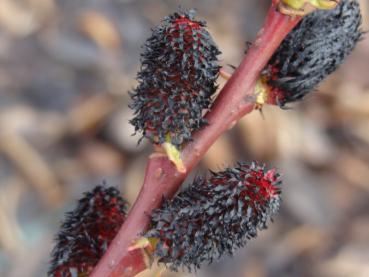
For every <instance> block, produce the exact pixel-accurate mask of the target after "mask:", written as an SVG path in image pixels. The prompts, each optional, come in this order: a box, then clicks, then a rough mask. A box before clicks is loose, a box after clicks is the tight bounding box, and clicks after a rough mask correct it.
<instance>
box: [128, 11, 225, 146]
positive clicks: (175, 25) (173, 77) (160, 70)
mask: <svg viewBox="0 0 369 277" xmlns="http://www.w3.org/2000/svg"><path fill="white" fill-rule="evenodd" d="M194 17H195V13H194V11H192V10H190V11H188V12H178V13H174V14H173V15H170V16H168V17H166V18H164V20H163V22H162V24H161V25H159V26H157V27H156V28H155V29H154V30H153V33H152V36H151V37H150V38H149V39H148V40H147V41H146V43H145V45H144V52H143V54H142V55H141V62H142V65H141V70H140V72H139V73H138V75H137V79H138V81H139V84H138V86H137V88H136V89H135V90H134V91H133V92H132V93H131V97H132V100H133V103H132V104H131V108H132V109H133V110H134V112H135V116H134V118H133V119H132V120H131V123H132V124H133V126H134V127H135V130H136V131H138V132H141V133H142V135H143V137H146V138H148V139H149V140H151V142H153V143H158V144H161V143H164V142H165V141H168V140H169V141H170V142H171V143H172V144H174V145H176V146H177V147H179V146H180V145H182V144H183V143H184V142H186V141H189V140H190V139H191V133H192V132H193V131H195V130H198V129H200V128H201V127H202V126H204V125H205V124H206V121H205V120H204V119H203V113H204V111H205V110H206V109H208V108H209V107H210V105H211V96H212V95H213V94H214V93H215V91H216V88H217V86H216V84H215V81H216V79H217V77H218V72H219V65H218V59H217V55H219V54H220V51H219V50H218V48H217V47H216V45H215V43H214V42H213V40H212V38H211V36H210V34H209V33H208V32H207V31H206V29H205V27H206V23H205V22H204V21H196V20H195V18H194Z"/></svg>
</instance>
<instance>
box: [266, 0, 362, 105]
mask: <svg viewBox="0 0 369 277" xmlns="http://www.w3.org/2000/svg"><path fill="white" fill-rule="evenodd" d="M361 21H362V19H361V14H360V7H359V4H358V2H357V1H353V0H343V1H342V2H341V3H340V4H339V5H338V6H337V7H336V8H335V9H333V10H329V11H323V10H318V11H315V12H313V13H311V14H309V15H307V16H305V17H304V18H303V19H302V21H301V22H300V23H299V24H298V25H297V26H296V27H295V28H294V29H293V30H292V32H291V33H290V34H289V35H288V36H287V37H286V38H285V40H284V41H283V42H282V44H281V45H280V47H279V48H278V50H277V51H276V53H275V54H274V55H273V57H272V58H271V60H270V62H269V66H268V68H267V71H268V73H267V75H268V76H269V77H268V79H269V85H271V86H272V87H273V88H274V89H275V90H276V91H277V92H276V103H277V104H279V105H280V106H284V105H285V104H286V103H289V102H293V101H296V100H299V99H301V98H303V97H304V96H305V95H306V94H307V93H309V92H310V91H312V90H313V89H314V88H315V87H316V86H317V85H318V84H319V83H320V82H321V81H322V80H323V79H325V78H326V77H327V76H328V75H329V74H331V73H332V72H333V71H335V70H336V69H337V68H338V66H339V65H340V64H341V63H342V62H343V61H344V59H345V58H346V57H347V56H348V55H349V54H350V53H351V52H352V50H353V49H354V47H355V45H356V44H357V42H358V41H359V40H360V38H361V37H362V31H361V30H360V25H361Z"/></svg>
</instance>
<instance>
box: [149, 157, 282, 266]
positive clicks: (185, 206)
mask: <svg viewBox="0 0 369 277" xmlns="http://www.w3.org/2000/svg"><path fill="white" fill-rule="evenodd" d="M280 183H281V181H280V178H279V175H278V174H277V173H276V171H275V170H274V169H272V170H268V171H267V170H265V168H264V167H263V166H259V165H257V164H255V163H252V164H251V165H248V164H245V163H239V164H238V165H237V167H235V168H230V169H226V170H225V171H222V172H218V173H211V176H210V177H209V178H208V179H205V180H204V179H199V178H198V179H196V180H195V181H194V183H193V184H192V185H190V186H189V187H188V188H187V189H186V190H184V191H183V192H181V193H179V194H178V195H177V196H176V197H175V198H174V199H173V200H165V201H164V203H163V206H162V207H161V209H159V210H156V211H155V212H154V213H153V215H152V220H151V224H152V225H151V229H150V230H149V231H148V232H147V233H146V235H145V236H146V237H150V238H158V243H157V245H156V250H155V252H154V255H155V256H157V257H158V258H159V262H161V263H165V264H167V265H168V266H169V267H170V268H171V269H172V270H178V268H179V267H184V268H187V269H188V270H192V269H197V268H199V267H200V265H201V264H203V263H208V264H210V263H211V262H213V260H216V259H218V258H220V257H221V256H222V255H223V254H229V255H232V254H233V253H234V251H235V250H236V249H237V248H239V247H242V246H244V245H245V244H246V242H247V241H248V240H249V239H251V238H253V237H255V236H256V235H257V231H258V230H262V229H265V228H267V222H268V221H269V220H270V219H271V217H272V216H273V215H274V214H275V213H276V212H277V211H278V209H279V205H280V189H279V185H280Z"/></svg>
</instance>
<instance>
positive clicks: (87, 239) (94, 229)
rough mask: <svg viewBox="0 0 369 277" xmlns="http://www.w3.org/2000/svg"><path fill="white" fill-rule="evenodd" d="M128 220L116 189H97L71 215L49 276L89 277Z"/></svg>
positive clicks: (68, 214) (58, 243) (123, 202)
mask: <svg viewBox="0 0 369 277" xmlns="http://www.w3.org/2000/svg"><path fill="white" fill-rule="evenodd" d="M125 218H126V202H125V201H124V200H123V198H122V197H121V196H120V192H119V191H118V190H117V189H116V188H114V187H105V186H97V187H95V188H94V190H93V191H91V192H87V193H85V195H84V197H83V198H82V199H80V200H79V202H78V205H77V207H76V209H75V210H73V211H71V212H68V213H67V214H66V218H65V220H64V222H63V223H62V225H61V228H60V232H59V233H58V234H57V236H56V245H55V247H54V249H53V251H52V259H51V266H50V269H49V272H48V276H53V277H74V276H81V277H82V276H86V277H87V276H88V275H89V274H90V273H91V271H92V269H93V268H94V266H95V265H96V264H97V262H98V261H99V259H100V258H101V257H102V256H103V254H104V253H105V251H106V250H107V248H108V246H109V244H110V242H111V241H112V240H113V238H114V237H115V235H116V234H117V232H118V230H119V228H120V226H121V225H122V223H123V222H124V220H125Z"/></svg>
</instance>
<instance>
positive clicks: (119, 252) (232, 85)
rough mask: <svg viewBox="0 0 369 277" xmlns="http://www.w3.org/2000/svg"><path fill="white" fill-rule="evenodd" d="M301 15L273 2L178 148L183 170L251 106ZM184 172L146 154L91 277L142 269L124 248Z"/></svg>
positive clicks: (134, 255)
mask: <svg viewBox="0 0 369 277" xmlns="http://www.w3.org/2000/svg"><path fill="white" fill-rule="evenodd" d="M300 19H301V18H300V17H290V16H286V15H283V14H281V13H279V12H278V11H277V10H276V7H275V4H274V1H273V4H272V6H271V8H270V10H269V12H268V15H267V19H266V22H265V24H264V27H263V29H262V30H261V31H260V33H259V34H258V37H257V39H256V41H255V43H254V44H253V46H252V47H251V48H250V49H249V51H248V53H247V55H246V56H245V57H244V59H243V61H242V63H241V64H240V66H239V67H238V68H237V70H236V71H235V73H234V74H233V75H232V77H231V78H230V79H229V81H228V82H227V84H226V85H225V86H224V88H223V89H222V91H221V93H220V94H219V96H218V98H217V99H216V101H215V103H214V105H213V108H212V110H211V111H210V112H209V113H208V114H207V116H206V119H207V120H208V122H209V125H207V126H206V127H205V128H203V129H202V130H200V131H198V132H197V133H195V134H194V137H193V141H192V142H191V143H189V144H188V145H186V147H185V148H184V149H183V151H182V160H183V162H184V165H185V167H186V169H187V173H189V172H190V171H191V169H192V168H193V167H195V166H196V165H197V164H198V162H199V161H200V160H201V158H202V157H203V156H204V154H205V153H206V151H207V150H208V149H209V147H210V146H211V145H212V144H213V143H214V142H215V141H216V139H217V138H218V137H219V136H220V135H221V134H222V133H224V132H225V131H227V130H228V129H229V128H231V127H232V126H233V125H234V124H235V123H236V122H237V121H238V120H239V119H240V118H242V117H243V116H244V115H245V114H247V113H249V112H251V111H252V110H253V109H254V106H255V94H254V87H255V83H256V81H257V79H258V77H259V76H260V72H261V71H262V70H263V68H264V67H265V65H266V64H267V63H268V61H269V59H270V57H271V56H272V55H273V53H274V52H275V50H276V49H277V47H278V46H279V45H280V43H281V42H282V40H283V39H284V38H285V36H286V35H287V34H288V33H289V32H290V31H291V30H292V28H293V27H294V26H295V25H296V24H297V23H298V22H299V20H300ZM185 177H186V174H181V173H179V172H178V171H177V170H176V168H175V167H174V165H173V164H172V163H171V162H170V161H169V160H168V159H167V158H166V157H164V156H159V154H153V155H152V156H151V157H150V159H149V162H148V165H147V168H146V175H145V180H144V184H143V186H142V189H141V191H140V194H139V196H138V198H137V200H136V202H135V204H134V205H133V207H132V209H131V211H130V213H129V215H128V218H127V219H126V221H125V223H124V224H123V226H122V227H121V229H120V231H119V233H118V234H117V236H116V237H115V239H114V241H113V242H112V243H111V245H110V246H109V249H108V250H107V252H106V253H105V255H104V257H103V258H102V259H101V260H100V262H99V264H98V265H97V266H96V268H95V269H94V271H93V272H92V274H91V275H90V276H91V277H105V276H106V277H107V276H109V277H115V276H119V277H122V276H124V277H131V276H134V275H135V274H137V273H138V272H140V271H142V270H144V269H145V268H146V265H145V263H144V262H143V259H140V260H141V261H137V254H139V253H137V251H133V252H129V251H128V247H129V246H130V245H131V244H132V242H133V241H134V240H135V239H137V238H138V237H140V236H141V235H142V233H143V232H144V231H145V230H146V228H147V226H148V224H149V223H150V218H149V215H150V214H151V212H152V211H153V210H154V209H156V208H158V207H159V206H160V204H161V202H162V198H163V196H164V197H172V196H173V195H174V193H175V192H176V191H177V190H178V188H179V187H180V185H181V184H182V182H183V180H184V179H185Z"/></svg>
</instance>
